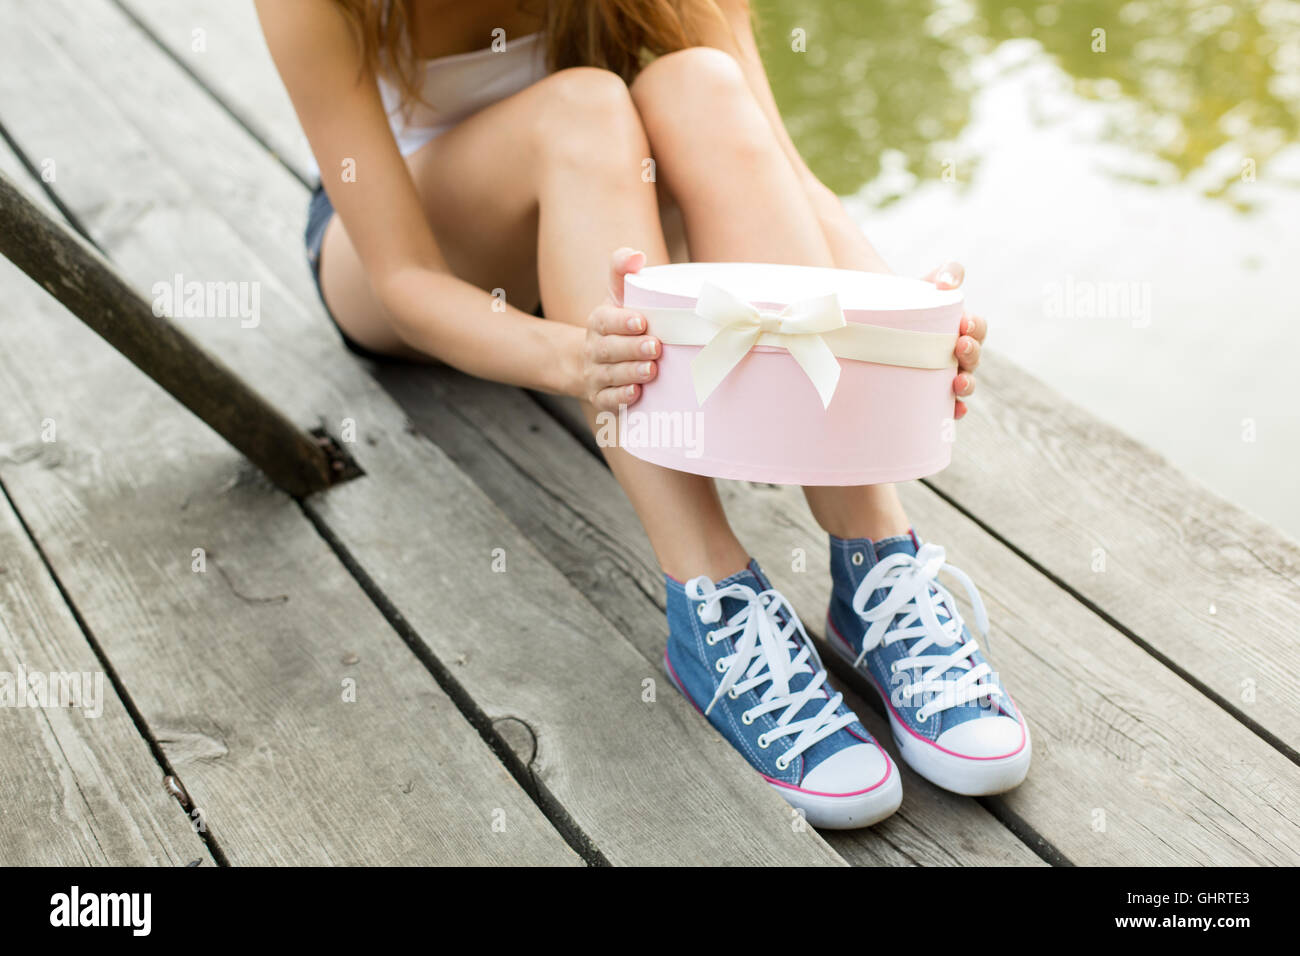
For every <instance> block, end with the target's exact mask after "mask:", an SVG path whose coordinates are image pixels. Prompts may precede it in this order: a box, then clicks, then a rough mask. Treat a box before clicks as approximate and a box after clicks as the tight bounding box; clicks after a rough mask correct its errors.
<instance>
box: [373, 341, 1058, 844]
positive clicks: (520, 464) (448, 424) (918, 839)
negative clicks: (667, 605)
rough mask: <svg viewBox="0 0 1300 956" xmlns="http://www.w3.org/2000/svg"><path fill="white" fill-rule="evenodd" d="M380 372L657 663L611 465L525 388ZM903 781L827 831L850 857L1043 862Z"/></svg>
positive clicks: (656, 595)
mask: <svg viewBox="0 0 1300 956" xmlns="http://www.w3.org/2000/svg"><path fill="white" fill-rule="evenodd" d="M375 374H376V377H377V378H378V379H379V381H380V382H381V383H383V385H384V386H385V388H386V389H387V390H388V391H389V393H390V394H391V395H392V396H393V397H394V398H395V399H397V400H398V401H399V402H400V403H401V405H402V407H403V408H404V409H406V411H407V413H408V414H409V415H410V416H411V422H412V424H414V425H415V426H416V428H418V429H419V430H420V431H421V432H422V433H424V434H426V435H428V436H429V437H430V438H432V439H433V440H434V441H435V442H436V443H437V444H438V446H439V447H440V448H442V449H443V450H444V451H446V452H447V454H448V455H450V456H451V457H452V459H453V460H454V461H456V463H457V464H459V465H460V466H461V468H462V469H463V470H464V471H465V472H466V473H467V474H468V475H470V476H471V477H473V478H474V480H475V482H476V483H477V484H478V485H479V487H481V488H483V489H484V491H486V492H487V493H488V495H489V496H490V497H491V498H492V499H493V500H494V501H496V502H497V503H498V505H499V506H500V507H501V508H502V509H503V510H505V511H506V513H507V514H508V515H509V516H510V518H511V520H513V521H514V522H515V523H516V524H517V525H518V526H519V528H520V529H521V530H522V531H523V532H524V533H525V534H526V535H527V536H528V537H529V539H530V540H531V541H533V542H534V543H536V544H538V545H539V546H540V547H541V549H542V551H543V552H544V553H545V554H546V556H547V558H548V559H549V560H550V561H551V562H552V563H553V564H555V566H556V567H558V568H559V569H560V570H561V571H563V572H564V574H565V575H566V576H567V577H568V578H569V579H570V580H571V581H573V582H574V583H575V584H576V585H577V586H578V587H579V589H580V590H582V592H583V593H584V594H586V595H587V596H588V597H589V598H590V600H591V601H592V602H593V603H594V604H595V605H596V606H597V607H598V608H599V609H600V610H601V612H602V613H603V614H604V615H605V616H606V617H607V618H608V619H609V620H611V621H613V622H614V623H615V624H616V625H617V627H618V630H619V633H621V634H624V635H626V636H627V638H628V639H629V640H630V641H632V643H634V644H635V645H636V647H637V650H639V651H640V652H641V654H642V655H643V656H644V657H645V658H646V660H647V661H649V662H652V663H657V662H658V661H659V659H660V658H661V656H662V654H663V648H664V638H665V634H666V631H665V625H664V617H663V604H664V588H663V577H662V575H661V573H660V572H659V570H658V565H657V564H656V562H655V560H654V554H653V552H652V551H651V550H650V545H649V541H648V540H647V539H646V537H645V534H644V532H642V531H641V529H640V525H639V524H638V522H637V519H636V515H635V513H634V512H633V511H632V509H631V506H630V505H629V503H628V501H627V498H626V497H625V496H624V494H623V492H622V489H620V488H619V487H618V483H617V482H616V481H615V480H614V477H613V475H611V474H610V472H609V471H608V470H607V469H606V468H605V467H604V466H603V465H602V464H601V463H600V462H599V461H598V460H597V459H596V458H594V457H593V456H592V455H590V454H588V453H586V449H585V448H583V447H582V446H581V445H580V444H579V443H578V442H577V440H576V439H574V438H573V437H571V436H570V435H568V434H567V433H565V432H564V431H563V429H561V427H560V426H559V424H558V423H557V422H556V421H555V420H554V419H553V418H551V417H550V416H549V415H547V414H546V413H545V412H544V411H543V410H542V409H541V408H540V407H539V406H538V405H537V404H536V403H535V402H533V401H532V400H531V399H529V398H528V396H526V395H525V394H524V393H522V392H519V391H517V390H514V389H504V388H501V387H499V386H496V385H493V384H491V383H488V382H483V381H480V380H476V379H472V378H469V377H467V376H464V375H461V374H459V373H457V372H455V371H453V370H450V369H446V368H429V369H425V368H419V367H416V366H411V365H398V364H392V365H385V366H382V367H379V368H377V369H376V373H375ZM584 427H585V426H584ZM812 623H816V622H815V621H814V622H812ZM667 689H668V690H669V692H671V688H667ZM850 693H851V692H850ZM850 702H851V704H852V705H853V706H854V708H855V710H856V712H857V713H858V714H859V715H860V716H861V717H862V719H863V720H864V721H865V722H866V724H867V727H868V729H869V730H871V732H872V733H874V734H876V735H877V736H878V737H879V738H880V739H881V740H883V741H887V740H888V739H889V732H888V724H887V723H886V721H885V719H884V718H883V717H882V716H881V715H880V714H878V713H877V712H876V711H875V710H873V709H871V708H870V707H869V706H867V705H866V704H865V703H863V702H862V701H860V700H858V699H856V698H854V699H852V700H851V701H850ZM903 784H904V793H905V794H906V796H905V797H904V800H903V806H902V808H901V809H900V810H899V812H898V813H897V814H895V815H894V816H893V817H891V818H890V819H889V820H887V821H885V822H884V823H882V824H879V825H877V826H875V827H872V828H870V829H868V830H861V831H851V832H827V833H824V834H822V835H823V836H824V837H825V838H826V840H827V842H828V843H830V845H831V846H833V847H834V848H835V849H836V850H837V851H838V852H839V853H840V854H841V855H842V856H844V858H845V859H847V860H849V862H851V863H854V864H857V865H865V866H903V865H917V864H921V865H960V866H1011V865H1021V866H1034V865H1041V864H1042V862H1043V861H1042V860H1041V859H1040V858H1039V857H1038V856H1036V855H1035V854H1034V853H1033V852H1032V851H1031V850H1030V849H1028V848H1027V847H1026V846H1025V845H1024V844H1023V843H1022V842H1021V841H1020V840H1019V839H1017V838H1016V837H1015V836H1014V835H1013V834H1012V833H1011V832H1010V831H1009V830H1007V829H1006V827H1004V826H1003V825H1002V824H1001V823H999V822H998V821H997V820H996V819H994V817H993V816H992V815H991V814H989V812H988V811H987V810H985V809H984V808H983V807H981V806H980V805H979V804H978V803H976V802H975V801H973V800H969V799H966V798H964V797H959V796H956V795H955V794H951V793H947V792H945V791H942V790H938V789H936V788H934V787H930V786H928V785H924V784H923V782H922V781H921V780H920V778H918V777H917V776H916V775H915V774H913V773H912V772H911V770H910V769H908V768H906V767H904V768H903Z"/></svg>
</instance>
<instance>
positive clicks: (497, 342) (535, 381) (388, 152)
mask: <svg viewBox="0 0 1300 956" xmlns="http://www.w3.org/2000/svg"><path fill="white" fill-rule="evenodd" d="M256 5H257V11H258V16H259V18H260V20H261V23H262V30H263V32H264V33H265V34H266V41H267V45H268V46H269V48H270V50H271V55H272V56H273V58H274V59H275V63H276V66H277V68H278V69H279V71H280V75H281V77H282V78H283V80H284V84H285V86H286V87H287V89H288V91H289V96H290V98H291V99H292V100H293V105H294V109H295V110H296V111H297V113H298V118H299V120H300V122H301V123H302V127H303V130H304V132H305V133H306V134H307V139H308V142H310V144H311V148H312V152H313V154H314V155H315V157H316V162H317V163H318V165H319V166H320V168H321V170H322V172H323V182H324V184H325V188H326V191H327V192H328V193H329V196H330V201H331V202H332V203H333V205H334V208H335V209H336V210H337V212H338V215H339V216H341V217H342V222H343V224H344V225H345V226H346V228H347V231H348V236H349V238H350V239H351V240H352V243H353V245H354V246H355V247H356V250H357V253H358V255H359V256H360V258H361V261H362V264H363V265H364V266H365V270H366V275H367V277H368V278H369V279H370V283H371V285H372V287H373V288H374V290H375V293H376V295H377V296H378V298H379V300H380V301H381V302H382V303H383V305H384V307H385V308H386V309H387V310H388V312H389V314H390V315H391V316H392V318H393V325H394V329H395V331H396V332H397V333H398V335H399V336H400V337H401V338H402V339H403V341H405V342H406V343H407V344H408V345H410V346H411V347H413V348H415V349H418V350H419V351H421V352H424V353H426V354H428V355H432V356H434V357H436V358H439V359H441V360H442V361H444V362H447V363H448V364H449V365H452V366H454V367H456V368H458V369H460V370H461V371H464V372H467V373H469V374H471V375H475V376H478V377H480V378H487V379H492V380H494V381H499V382H506V383H509V384H512V385H522V386H525V387H528V388H534V389H539V390H541V391H549V392H558V393H565V394H577V393H578V392H580V391H581V388H582V386H581V381H580V379H581V368H582V349H583V338H584V333H583V331H582V330H581V329H580V328H578V327H576V326H573V325H571V324H567V323H561V322H548V321H544V320H541V319H538V318H535V317H534V316H531V315H529V314H527V313H525V312H521V311H520V310H518V309H516V308H513V307H511V306H509V305H507V306H506V308H505V310H504V311H494V310H493V308H492V305H493V299H492V297H491V296H490V295H489V294H488V293H487V292H485V291H483V290H482V289H479V288H477V287H476V286H473V285H471V284H470V283H468V282H465V281H463V280H461V279H458V278H456V277H455V276H453V275H452V274H451V273H450V271H449V269H448V267H447V263H446V260H445V259H444V257H443V255H442V252H441V251H440V250H439V248H438V244H437V241H436V239H435V238H434V235H433V230H432V229H431V228H430V227H429V224H428V222H427V221H426V220H425V218H424V213H423V211H422V210H421V206H420V201H419V197H418V195H417V193H416V189H415V183H414V181H413V180H412V179H411V175H410V172H409V171H408V169H407V167H406V163H405V161H404V160H403V159H402V156H401V153H400V151H399V150H398V148H397V143H396V141H395V140H394V138H393V134H392V131H391V130H390V128H389V125H388V118H387V116H386V115H385V112H384V107H383V103H382V101H381V99H380V96H379V89H378V86H377V84H376V82H375V78H374V75H373V73H371V72H369V71H368V70H366V69H365V68H364V65H363V62H362V57H361V54H360V51H359V50H358V49H357V46H356V43H355V41H354V38H353V35H352V32H351V30H350V28H349V26H348V23H347V21H346V19H345V18H344V15H343V14H342V13H341V12H340V11H339V10H338V8H337V7H336V5H335V4H334V3H332V2H330V0H256ZM345 160H350V161H352V163H354V164H355V169H356V171H357V176H356V181H355V182H346V183H345V182H342V181H341V179H340V177H339V176H338V174H337V172H334V171H337V170H340V169H342V164H343V163H344V161H345ZM498 308H500V306H498Z"/></svg>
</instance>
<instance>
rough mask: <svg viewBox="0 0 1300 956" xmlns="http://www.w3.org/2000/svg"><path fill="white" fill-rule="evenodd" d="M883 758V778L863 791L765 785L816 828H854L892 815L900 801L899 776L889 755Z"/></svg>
mask: <svg viewBox="0 0 1300 956" xmlns="http://www.w3.org/2000/svg"><path fill="white" fill-rule="evenodd" d="M885 759H886V760H888V761H889V772H888V774H887V775H886V777H885V779H884V781H883V782H881V783H878V784H876V785H875V786H874V787H872V788H871V789H870V790H867V791H864V792H863V793H853V794H821V793H811V792H809V791H807V790H800V789H798V788H797V787H790V786H786V785H784V784H779V783H773V782H772V781H770V780H769V781H768V785H769V786H770V787H771V788H772V789H773V790H775V791H776V792H777V793H779V794H780V795H781V797H782V798H783V799H784V800H785V802H786V803H788V804H790V806H792V807H794V808H795V809H796V810H801V811H803V816H804V819H805V820H807V821H808V822H809V823H810V824H812V825H813V826H814V827H816V828H817V829H818V830H856V829H858V828H860V827H869V826H871V825H872V824H875V823H879V822H880V821H881V820H884V819H885V818H886V817H889V816H892V815H893V813H894V811H895V810H897V809H898V807H899V804H901V803H902V802H903V779H902V776H901V775H900V774H899V772H898V768H897V767H895V766H894V761H892V760H889V756H888V755H886V756H885ZM760 776H762V775H761V774H760ZM765 779H766V778H765Z"/></svg>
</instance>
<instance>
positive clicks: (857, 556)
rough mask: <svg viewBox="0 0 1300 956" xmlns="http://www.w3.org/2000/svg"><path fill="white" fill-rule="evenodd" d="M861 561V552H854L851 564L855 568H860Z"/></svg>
mask: <svg viewBox="0 0 1300 956" xmlns="http://www.w3.org/2000/svg"><path fill="white" fill-rule="evenodd" d="M863 560H864V559H863V557H862V552H861V551H854V552H853V564H854V565H855V566H856V567H861V566H862V562H863Z"/></svg>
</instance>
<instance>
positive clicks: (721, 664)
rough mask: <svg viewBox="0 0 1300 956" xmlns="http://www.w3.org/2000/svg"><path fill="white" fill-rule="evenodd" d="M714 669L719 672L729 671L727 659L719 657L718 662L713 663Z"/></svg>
mask: <svg viewBox="0 0 1300 956" xmlns="http://www.w3.org/2000/svg"><path fill="white" fill-rule="evenodd" d="M713 669H714V670H715V671H717V672H718V673H719V674H725V673H727V663H726V661H724V660H723V659H722V658H721V657H719V658H718V662H717V663H716V664H714V665H713Z"/></svg>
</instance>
